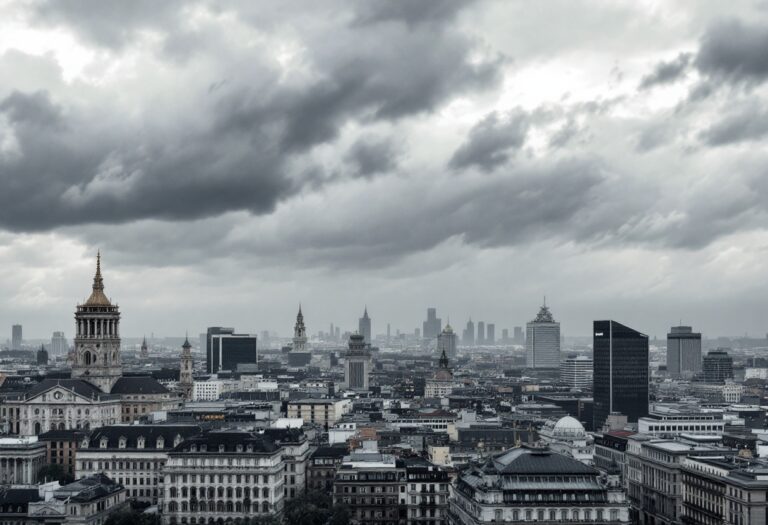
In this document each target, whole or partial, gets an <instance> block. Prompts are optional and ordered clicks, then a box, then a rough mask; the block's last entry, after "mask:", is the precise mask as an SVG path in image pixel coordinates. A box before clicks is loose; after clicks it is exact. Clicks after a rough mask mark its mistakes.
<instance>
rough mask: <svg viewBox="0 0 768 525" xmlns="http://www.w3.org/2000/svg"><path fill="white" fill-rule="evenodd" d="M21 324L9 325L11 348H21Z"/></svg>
mask: <svg viewBox="0 0 768 525" xmlns="http://www.w3.org/2000/svg"><path fill="white" fill-rule="evenodd" d="M22 341H23V338H22V336H21V325H20V324H15V325H13V326H12V327H11V350H21V343H22Z"/></svg>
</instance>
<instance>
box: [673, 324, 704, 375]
mask: <svg viewBox="0 0 768 525" xmlns="http://www.w3.org/2000/svg"><path fill="white" fill-rule="evenodd" d="M699 372H701V334H700V333H696V332H694V331H693V329H692V328H691V327H690V326H673V327H672V329H671V331H670V332H669V333H668V334H667V373H669V375H670V376H671V377H690V376H692V375H694V374H698V373H699Z"/></svg>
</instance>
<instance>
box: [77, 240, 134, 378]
mask: <svg viewBox="0 0 768 525" xmlns="http://www.w3.org/2000/svg"><path fill="white" fill-rule="evenodd" d="M75 322H76V324H77V334H76V335H75V353H74V362H73V363H72V379H84V380H85V381H88V382H89V383H91V384H93V385H96V386H97V387H98V388H100V389H101V390H102V391H103V392H110V391H111V390H112V387H113V386H114V385H115V383H116V382H117V380H118V379H120V377H121V376H122V375H123V365H122V360H121V358H120V311H119V310H118V308H117V305H113V304H112V302H111V301H110V300H109V299H108V298H107V296H106V295H104V279H103V278H102V277H101V254H98V255H97V256H96V275H95V276H94V277H93V291H92V292H91V295H90V297H88V299H87V300H86V301H85V303H84V304H80V305H77V310H76V312H75Z"/></svg>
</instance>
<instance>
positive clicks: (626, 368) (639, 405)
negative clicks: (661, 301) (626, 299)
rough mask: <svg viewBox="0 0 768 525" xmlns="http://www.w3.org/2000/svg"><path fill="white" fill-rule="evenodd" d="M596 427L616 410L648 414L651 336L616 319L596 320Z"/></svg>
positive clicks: (630, 417)
mask: <svg viewBox="0 0 768 525" xmlns="http://www.w3.org/2000/svg"><path fill="white" fill-rule="evenodd" d="M593 336H594V338H593V346H592V348H593V361H594V368H593V375H594V377H593V387H592V390H593V392H592V395H593V398H594V409H593V410H594V412H593V416H594V419H593V421H594V429H595V430H600V429H601V428H602V426H603V424H604V423H605V420H606V419H607V418H608V415H609V414H612V413H614V412H618V413H621V414H623V415H625V416H627V420H628V421H630V422H637V420H638V419H639V418H641V417H644V416H647V415H648V336H647V335H645V334H642V333H640V332H638V331H637V330H633V329H632V328H629V327H628V326H624V325H623V324H620V323H617V322H616V321H595V322H594V323H593Z"/></svg>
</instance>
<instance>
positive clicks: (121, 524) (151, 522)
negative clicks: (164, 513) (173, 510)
mask: <svg viewBox="0 0 768 525" xmlns="http://www.w3.org/2000/svg"><path fill="white" fill-rule="evenodd" d="M104 525H160V515H159V514H148V513H145V512H136V511H134V510H121V511H118V512H113V513H112V514H110V515H109V517H108V518H107V521H105V522H104Z"/></svg>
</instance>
